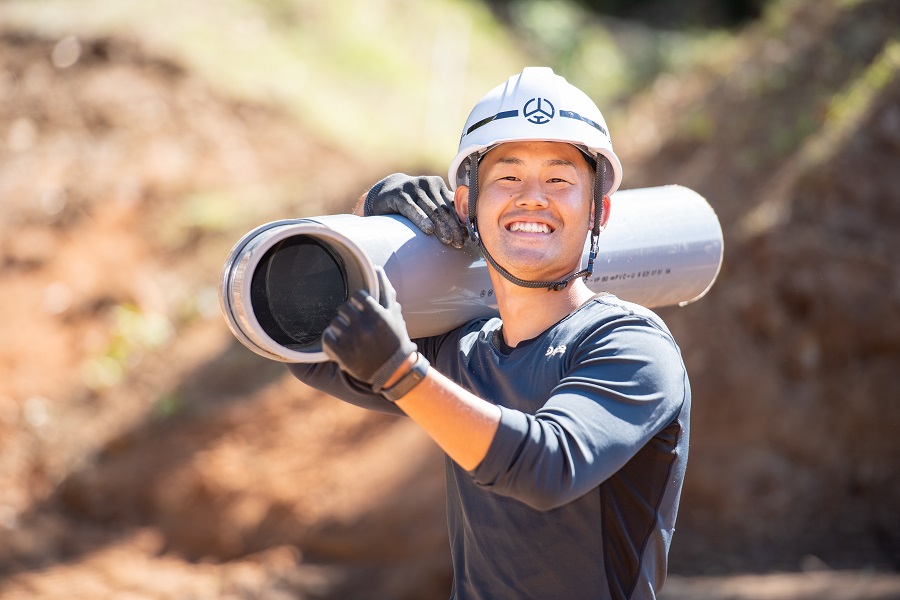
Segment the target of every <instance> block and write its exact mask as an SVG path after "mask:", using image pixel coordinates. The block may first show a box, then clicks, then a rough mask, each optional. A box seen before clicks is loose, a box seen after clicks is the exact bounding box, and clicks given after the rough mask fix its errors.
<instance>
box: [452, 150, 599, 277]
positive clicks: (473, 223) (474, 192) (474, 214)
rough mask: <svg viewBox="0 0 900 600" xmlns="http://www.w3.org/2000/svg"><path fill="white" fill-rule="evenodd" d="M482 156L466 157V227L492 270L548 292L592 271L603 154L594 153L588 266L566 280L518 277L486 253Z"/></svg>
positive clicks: (482, 154) (596, 235)
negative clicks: (481, 232)
mask: <svg viewBox="0 0 900 600" xmlns="http://www.w3.org/2000/svg"><path fill="white" fill-rule="evenodd" d="M482 156H484V153H474V154H472V155H470V156H469V158H468V159H466V160H468V163H469V164H468V166H467V168H468V171H469V211H468V212H469V214H468V222H467V224H466V225H467V227H468V230H469V237H470V238H471V239H472V241H473V242H475V243H476V244H477V245H478V247H479V248H480V249H481V253H482V254H483V255H484V258H485V260H486V261H487V262H488V263H490V265H491V266H492V267H494V269H496V271H497V272H498V273H500V275H502V276H503V277H504V278H505V279H506V280H508V281H510V282H512V283H514V284H515V285H518V286H520V287H524V288H532V289H535V288H542V287H545V288H547V291H550V292H558V291H560V290H564V289H565V288H566V287H567V286H568V285H569V282H570V281H572V280H573V279H577V278H579V277H584V278H585V279H587V278H588V277H590V276H591V275H593V273H594V259H596V258H597V250H598V247H599V240H600V223H602V222H603V194H604V191H605V190H606V166H607V161H606V159H605V158H604V157H603V156H602V155H598V156H597V166H596V172H595V174H594V186H593V189H592V190H591V208H592V209H593V213H594V223H593V226H592V227H591V249H590V253H589V254H588V264H587V268H585V269H583V270H581V271H578V272H577V273H573V274H571V275H569V276H568V277H566V278H565V279H560V280H558V281H528V280H526V279H520V278H518V277H516V276H515V275H513V274H512V273H510V272H509V271H507V270H506V269H504V268H503V267H502V266H500V265H499V264H498V263H497V261H496V260H494V257H493V256H491V253H490V252H488V249H487V248H485V246H484V242H482V240H481V236H480V235H479V234H478V220H477V218H478V208H477V207H478V163H479V161H480V160H481V157H482Z"/></svg>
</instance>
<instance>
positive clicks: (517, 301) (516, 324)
mask: <svg viewBox="0 0 900 600" xmlns="http://www.w3.org/2000/svg"><path fill="white" fill-rule="evenodd" d="M491 279H492V281H493V284H494V293H495V294H496V295H497V307H498V308H499V310H500V318H501V319H502V321H503V339H504V341H505V342H506V343H507V344H508V345H509V346H511V347H515V346H516V345H518V344H519V343H520V342H522V341H523V340H529V339H531V338H534V337H537V336H538V335H540V334H541V333H543V332H544V331H546V330H547V329H548V328H549V327H550V326H552V325H553V324H554V323H557V322H558V321H560V320H561V319H562V318H563V317H565V316H566V315H568V314H570V313H571V312H572V311H574V310H575V309H576V308H578V307H579V306H581V305H582V304H584V303H585V302H587V301H588V300H589V299H590V298H591V297H592V296H593V295H594V293H593V292H592V291H591V290H590V288H588V287H587V285H586V284H585V283H584V280H583V279H575V280H573V281H571V282H570V283H569V285H568V286H566V288H565V289H562V290H559V291H548V290H547V288H524V287H521V286H518V285H515V284H514V283H511V282H509V281H507V280H506V279H504V278H503V277H501V276H499V275H496V274H495V273H491Z"/></svg>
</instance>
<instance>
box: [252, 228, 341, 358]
mask: <svg viewBox="0 0 900 600" xmlns="http://www.w3.org/2000/svg"><path fill="white" fill-rule="evenodd" d="M348 289H349V286H348V283H347V270H346V267H345V265H344V261H343V260H342V259H341V256H340V255H339V254H337V253H335V252H334V251H332V249H331V248H330V247H329V246H326V245H325V244H322V243H320V242H318V241H317V240H316V239H315V238H313V237H310V236H306V235H299V236H293V237H290V238H287V239H285V240H284V241H282V242H280V243H278V244H277V245H275V246H273V247H272V248H270V249H269V250H268V251H267V252H266V253H265V254H264V255H263V257H262V259H260V261H259V264H258V265H257V267H256V269H255V270H254V272H253V279H252V282H251V288H250V303H251V305H252V307H253V314H254V315H255V316H256V319H257V321H258V322H259V325H260V327H262V329H263V331H265V332H266V334H268V335H269V337H271V338H272V339H273V340H274V341H275V342H276V343H278V344H280V345H282V346H284V347H285V348H288V349H290V350H295V351H308V350H315V351H318V350H320V349H321V341H320V338H321V336H322V332H323V331H325V328H326V327H328V324H329V323H330V322H331V320H332V319H333V318H334V317H335V316H336V315H337V310H338V307H339V306H340V305H341V304H343V303H344V302H346V301H347V299H348V298H349V295H348Z"/></svg>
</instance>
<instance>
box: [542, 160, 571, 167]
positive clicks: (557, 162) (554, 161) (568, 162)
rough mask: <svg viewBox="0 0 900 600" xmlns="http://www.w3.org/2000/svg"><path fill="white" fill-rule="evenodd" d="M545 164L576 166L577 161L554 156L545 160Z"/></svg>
mask: <svg viewBox="0 0 900 600" xmlns="http://www.w3.org/2000/svg"><path fill="white" fill-rule="evenodd" d="M544 164H546V165H549V166H551V167H574V166H575V163H573V162H572V161H571V160H566V159H564V158H552V159H550V160H548V161H547V162H545V163H544Z"/></svg>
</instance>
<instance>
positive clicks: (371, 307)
mask: <svg viewBox="0 0 900 600" xmlns="http://www.w3.org/2000/svg"><path fill="white" fill-rule="evenodd" d="M375 271H376V273H377V275H378V288H379V290H380V292H379V298H378V300H377V301H376V300H375V298H373V297H372V296H371V295H370V294H369V293H368V292H366V291H364V290H358V291H356V292H355V293H354V294H353V295H352V296H351V297H350V299H349V300H347V302H345V303H344V304H342V305H341V306H340V307H339V308H338V314H337V316H336V317H334V319H332V321H331V323H330V324H329V325H328V327H326V328H325V331H324V332H322V350H324V352H325V354H326V355H328V358H330V359H331V360H333V361H335V362H336V363H337V364H338V366H340V368H341V370H342V371H344V372H345V373H347V374H348V375H350V376H351V377H353V378H354V379H358V380H359V381H363V382H365V383H368V384H369V385H371V386H372V390H373V391H374V392H381V388H383V387H384V383H385V382H386V381H387V380H388V378H389V377H390V376H391V375H393V374H394V371H396V370H397V368H398V367H399V366H400V365H402V364H403V361H405V360H406V359H407V358H408V357H409V355H410V354H412V353H413V352H415V351H416V345H415V344H414V343H412V341H411V340H410V339H409V334H408V333H407V332H406V322H405V321H404V320H403V315H402V314H400V305H399V304H398V303H397V293H396V292H395V291H394V288H393V286H391V282H390V281H388V278H387V276H386V275H385V274H384V270H383V269H382V268H381V267H378V266H376V267H375Z"/></svg>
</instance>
